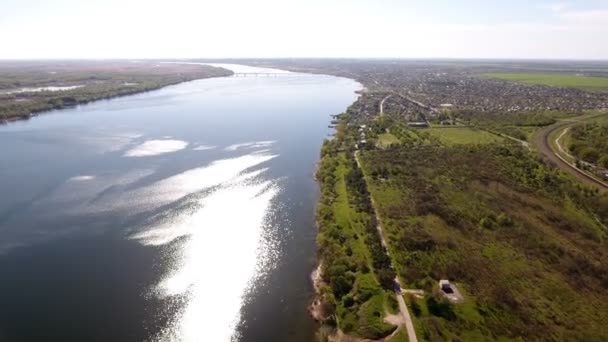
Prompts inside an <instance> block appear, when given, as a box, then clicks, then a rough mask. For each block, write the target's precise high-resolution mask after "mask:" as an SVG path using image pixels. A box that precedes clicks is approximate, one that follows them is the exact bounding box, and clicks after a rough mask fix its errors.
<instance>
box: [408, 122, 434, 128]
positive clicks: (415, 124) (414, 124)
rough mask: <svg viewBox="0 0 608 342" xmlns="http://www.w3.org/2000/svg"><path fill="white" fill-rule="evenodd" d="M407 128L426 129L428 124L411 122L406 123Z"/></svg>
mask: <svg viewBox="0 0 608 342" xmlns="http://www.w3.org/2000/svg"><path fill="white" fill-rule="evenodd" d="M407 127H410V128H427V127H429V123H428V122H426V121H412V122H408V123H407Z"/></svg>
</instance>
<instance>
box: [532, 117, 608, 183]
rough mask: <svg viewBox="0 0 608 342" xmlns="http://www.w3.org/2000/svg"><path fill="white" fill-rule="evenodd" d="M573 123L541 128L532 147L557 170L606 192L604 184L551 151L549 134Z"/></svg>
mask: <svg viewBox="0 0 608 342" xmlns="http://www.w3.org/2000/svg"><path fill="white" fill-rule="evenodd" d="M574 124H575V123H573V122H557V123H555V124H553V125H551V126H548V127H546V128H543V130H541V131H540V132H539V133H538V134H537V135H536V136H535V137H534V145H535V146H536V147H537V148H538V151H539V152H540V153H541V154H542V155H543V156H544V157H545V158H547V159H548V160H550V161H551V162H553V164H555V165H556V166H557V167H558V168H560V169H561V170H563V171H565V172H567V173H569V174H571V175H572V176H574V177H576V179H578V180H580V181H581V182H583V183H585V184H587V185H590V186H593V187H595V188H597V189H599V190H600V191H606V190H608V186H606V183H604V182H601V181H599V180H597V179H595V178H593V177H591V176H590V175H588V174H587V173H585V172H584V171H582V170H580V169H578V168H577V167H576V166H574V165H572V164H570V163H568V162H567V161H566V160H565V159H564V158H563V157H561V156H560V155H558V154H557V152H555V151H553V148H552V147H551V142H550V136H551V133H553V132H555V131H557V130H558V129H562V128H565V127H568V126H572V125H574Z"/></svg>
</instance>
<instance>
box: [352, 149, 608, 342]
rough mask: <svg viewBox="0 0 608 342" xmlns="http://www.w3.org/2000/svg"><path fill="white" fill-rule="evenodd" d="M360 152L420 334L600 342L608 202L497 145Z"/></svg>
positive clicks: (520, 152)
mask: <svg viewBox="0 0 608 342" xmlns="http://www.w3.org/2000/svg"><path fill="white" fill-rule="evenodd" d="M361 159H362V161H363V165H364V169H365V173H366V175H368V179H369V181H370V184H369V189H370V192H371V193H372V195H373V197H374V199H375V201H376V204H377V206H378V209H379V211H380V215H381V217H382V220H383V225H384V229H385V231H386V232H387V234H388V239H389V241H388V243H389V249H390V251H391V255H392V257H393V262H394V265H395V267H396V271H397V273H398V275H399V276H400V277H401V279H402V282H403V284H404V285H405V284H407V285H408V286H410V287H412V288H421V289H424V290H425V292H426V293H427V295H426V297H425V298H423V299H415V298H410V299H409V300H410V303H411V304H410V305H411V308H412V311H413V314H414V316H415V317H416V325H417V329H418V332H419V338H420V339H424V340H430V341H435V340H450V339H451V340H462V341H468V340H484V339H485V340H494V339H505V340H508V339H513V340H517V339H532V340H577V339H578V340H588V341H593V340H597V341H599V340H605V339H608V331H607V330H606V329H604V328H603V327H604V322H605V319H606V317H608V309H607V308H605V306H604V305H603V304H602V303H605V302H606V301H607V300H608V295H607V293H608V292H607V290H608V276H607V274H608V251H607V248H606V247H608V246H607V243H606V237H607V233H608V231H607V229H606V225H607V224H608V198H606V197H605V196H603V195H600V194H598V193H597V192H596V191H593V190H591V189H589V188H586V187H584V186H581V185H579V184H577V183H576V182H575V181H573V180H571V179H570V178H568V177H567V176H565V175H563V174H561V173H560V172H559V171H557V170H554V169H551V168H550V167H548V166H546V165H545V164H543V163H542V162H541V161H539V160H538V159H536V158H535V157H534V156H533V155H532V154H531V153H530V152H528V151H526V150H525V149H523V148H521V147H518V146H513V145H507V144H486V145H480V144H474V145H453V146H452V145H448V146H441V147H440V146H428V147H423V148H421V149H407V148H392V149H387V150H373V151H365V152H362V156H361ZM444 278H445V279H450V280H453V281H456V282H457V283H458V285H459V288H460V289H461V291H462V292H463V293H465V297H466V300H465V303H464V304H458V305H452V304H450V303H448V302H445V301H443V300H442V298H441V296H438V295H437V293H436V291H437V290H436V284H437V281H438V280H439V279H444Z"/></svg>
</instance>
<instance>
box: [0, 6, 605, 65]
mask: <svg viewBox="0 0 608 342" xmlns="http://www.w3.org/2000/svg"><path fill="white" fill-rule="evenodd" d="M0 42H2V43H1V46H2V48H1V49H0V59H20V58H28V59H42V58H100V59H103V58H244V57H359V58H369V57H372V58H535V59H536V58H540V59H608V0H571V1H567V0H566V1H563V2H561V1H551V0H547V1H545V0H537V1H535V0H509V1H505V0H298V1H296V0H214V1H211V0H170V1H160V0H1V1H0Z"/></svg>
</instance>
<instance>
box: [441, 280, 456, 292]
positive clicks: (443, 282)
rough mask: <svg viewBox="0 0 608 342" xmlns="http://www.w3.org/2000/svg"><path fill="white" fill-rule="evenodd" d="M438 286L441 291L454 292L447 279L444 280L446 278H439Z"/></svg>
mask: <svg viewBox="0 0 608 342" xmlns="http://www.w3.org/2000/svg"><path fill="white" fill-rule="evenodd" d="M439 288H440V289H441V291H443V292H445V293H454V290H453V289H452V284H450V281H449V280H446V279H442V280H440V281H439Z"/></svg>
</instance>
